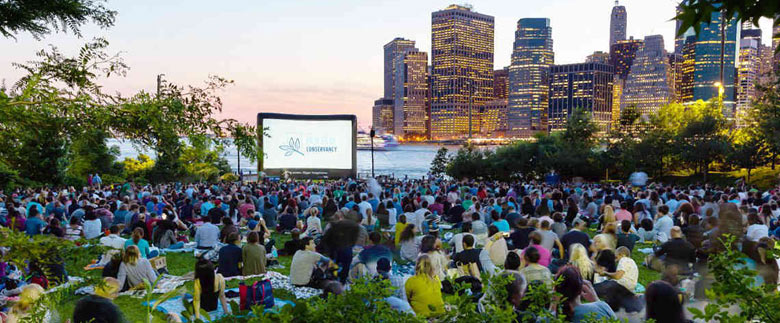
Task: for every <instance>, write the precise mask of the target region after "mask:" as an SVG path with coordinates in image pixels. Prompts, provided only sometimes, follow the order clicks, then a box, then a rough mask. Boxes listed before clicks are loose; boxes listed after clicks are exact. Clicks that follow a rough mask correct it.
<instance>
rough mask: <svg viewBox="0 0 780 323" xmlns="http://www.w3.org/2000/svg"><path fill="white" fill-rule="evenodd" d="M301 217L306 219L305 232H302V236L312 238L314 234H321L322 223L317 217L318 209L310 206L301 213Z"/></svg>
mask: <svg viewBox="0 0 780 323" xmlns="http://www.w3.org/2000/svg"><path fill="white" fill-rule="evenodd" d="M303 215H304V216H305V217H306V232H304V235H305V236H307V237H313V236H314V235H316V234H322V221H320V217H319V215H320V209H318V208H317V207H316V206H312V207H310V208H308V209H306V211H303Z"/></svg>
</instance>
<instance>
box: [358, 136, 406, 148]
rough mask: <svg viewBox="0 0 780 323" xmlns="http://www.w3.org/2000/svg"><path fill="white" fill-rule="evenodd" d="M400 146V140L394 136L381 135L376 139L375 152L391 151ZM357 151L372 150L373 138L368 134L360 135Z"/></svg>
mask: <svg viewBox="0 0 780 323" xmlns="http://www.w3.org/2000/svg"><path fill="white" fill-rule="evenodd" d="M397 146H398V140H396V139H395V137H394V136H393V135H379V136H375V137H374V150H375V151H384V150H390V149H393V148H395V147H397ZM357 150H371V137H370V136H369V134H367V133H363V132H361V133H358V135H357Z"/></svg>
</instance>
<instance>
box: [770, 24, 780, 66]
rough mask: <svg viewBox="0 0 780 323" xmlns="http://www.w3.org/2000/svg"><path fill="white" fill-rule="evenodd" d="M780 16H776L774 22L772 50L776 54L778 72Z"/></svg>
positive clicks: (779, 60)
mask: <svg viewBox="0 0 780 323" xmlns="http://www.w3.org/2000/svg"><path fill="white" fill-rule="evenodd" d="M778 20H780V17H777V16H776V17H775V20H774V22H773V23H772V26H774V27H772V52H773V53H775V54H774V56H775V58H774V69H775V71H776V72H777V71H778V70H780V53H778V52H777V47H778V46H780V21H778Z"/></svg>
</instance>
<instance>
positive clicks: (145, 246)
mask: <svg viewBox="0 0 780 323" xmlns="http://www.w3.org/2000/svg"><path fill="white" fill-rule="evenodd" d="M132 245H135V246H137V247H138V251H139V252H140V253H141V257H144V258H147V257H146V256H147V255H148V254H149V242H147V241H146V240H144V239H140V240H138V244H136V243H135V242H133V238H130V239H127V240H125V249H127V247H129V246H132Z"/></svg>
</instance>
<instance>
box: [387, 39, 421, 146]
mask: <svg viewBox="0 0 780 323" xmlns="http://www.w3.org/2000/svg"><path fill="white" fill-rule="evenodd" d="M393 70H394V71H395V76H394V77H393V79H394V80H395V85H394V86H393V88H394V89H395V95H394V96H393V99H394V100H393V101H394V102H393V105H394V108H393V128H394V130H393V134H395V135H396V136H398V137H400V138H401V139H404V140H422V139H427V133H428V129H427V122H428V121H427V117H428V112H427V106H428V102H427V101H428V78H427V77H428V54H427V53H425V52H420V51H416V50H413V51H407V52H406V53H403V54H401V55H397V56H396V57H395V61H394V62H393Z"/></svg>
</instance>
